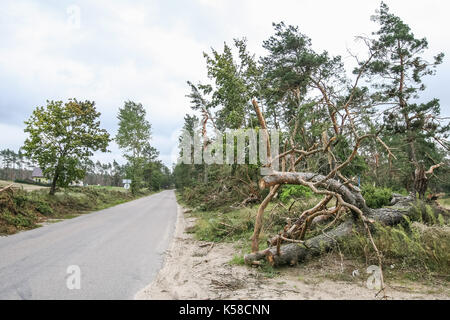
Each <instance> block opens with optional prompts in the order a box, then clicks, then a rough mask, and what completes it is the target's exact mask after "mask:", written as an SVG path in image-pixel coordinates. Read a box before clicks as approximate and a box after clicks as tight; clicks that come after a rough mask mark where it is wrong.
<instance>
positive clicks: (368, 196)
mask: <svg viewBox="0 0 450 320" xmlns="http://www.w3.org/2000/svg"><path fill="white" fill-rule="evenodd" d="M362 195H363V197H364V199H365V200H366V204H367V206H368V207H369V208H372V209H378V208H382V207H384V206H386V205H389V203H390V202H391V200H392V190H391V189H389V188H377V187H374V186H371V185H365V186H363V188H362Z"/></svg>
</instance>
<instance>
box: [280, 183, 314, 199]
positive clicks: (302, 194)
mask: <svg viewBox="0 0 450 320" xmlns="http://www.w3.org/2000/svg"><path fill="white" fill-rule="evenodd" d="M312 196H313V192H312V191H311V189H310V188H308V187H305V186H297V185H285V186H283V188H282V189H281V192H280V200H281V201H282V202H284V203H286V202H288V201H289V199H291V198H310V197H312Z"/></svg>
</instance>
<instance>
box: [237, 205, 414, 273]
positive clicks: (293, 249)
mask: <svg viewBox="0 0 450 320" xmlns="http://www.w3.org/2000/svg"><path fill="white" fill-rule="evenodd" d="M412 202H413V198H412V197H411V196H408V197H403V199H401V201H399V202H398V205H396V206H394V207H391V208H381V209H369V211H368V214H367V217H368V218H370V219H373V220H375V221H377V222H380V223H382V224H384V225H389V226H392V225H396V224H398V223H400V222H401V221H402V219H403V217H404V216H407V215H408V214H409V212H410V211H409V208H410V206H411V204H412ZM354 225H355V223H354V220H353V219H349V220H347V221H345V222H343V223H341V224H340V225H338V226H337V227H336V228H334V229H332V230H331V231H329V232H326V233H323V234H320V235H318V236H316V237H313V238H311V239H308V240H306V241H304V243H303V244H299V243H288V244H284V245H281V246H280V249H279V252H280V254H279V255H277V248H276V247H271V248H268V249H265V250H262V251H259V252H255V253H251V254H247V255H245V257H244V261H245V263H246V264H249V265H252V264H254V262H255V261H258V260H262V259H266V260H267V261H269V262H270V263H272V264H273V265H274V266H281V265H295V264H297V263H298V262H302V261H304V260H305V259H307V258H309V257H312V256H315V255H319V254H321V253H323V252H325V251H327V250H329V249H331V248H332V247H333V246H334V245H335V243H336V241H339V240H341V239H343V238H344V237H345V236H348V235H350V234H351V232H352V228H353V226H354Z"/></svg>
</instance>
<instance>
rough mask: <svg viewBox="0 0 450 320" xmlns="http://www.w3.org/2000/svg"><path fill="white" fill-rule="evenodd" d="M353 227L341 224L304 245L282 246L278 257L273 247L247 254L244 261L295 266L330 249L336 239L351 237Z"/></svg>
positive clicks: (349, 224) (349, 222)
mask: <svg viewBox="0 0 450 320" xmlns="http://www.w3.org/2000/svg"><path fill="white" fill-rule="evenodd" d="M352 227H353V222H352V221H351V220H349V221H346V222H344V223H342V224H340V225H339V226H338V227H336V228H335V229H333V230H332V231H330V232H327V233H326V235H324V234H321V235H318V236H316V237H314V238H311V239H308V240H306V241H305V242H304V243H303V244H301V243H289V244H285V245H282V246H281V247H280V254H279V255H277V248H276V247H272V248H270V249H266V250H263V251H260V252H256V253H251V254H247V255H245V257H244V261H245V263H246V264H249V265H252V264H253V263H254V261H258V260H262V259H264V258H266V259H267V260H268V261H269V262H270V263H271V264H272V265H273V266H281V265H295V264H297V263H298V262H301V261H304V260H305V259H307V258H308V257H312V256H314V255H318V254H320V253H321V252H323V251H324V250H327V249H330V248H331V247H332V246H333V245H334V244H335V240H334V239H336V240H338V239H342V238H343V237H345V236H347V235H350V233H351V232H352Z"/></svg>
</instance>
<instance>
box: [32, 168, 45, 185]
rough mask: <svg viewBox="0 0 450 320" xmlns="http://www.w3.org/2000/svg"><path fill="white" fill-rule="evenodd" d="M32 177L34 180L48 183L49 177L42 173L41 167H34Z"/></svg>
mask: <svg viewBox="0 0 450 320" xmlns="http://www.w3.org/2000/svg"><path fill="white" fill-rule="evenodd" d="M31 179H33V181H34V182H39V183H48V179H47V178H45V177H44V174H43V173H42V169H41V168H34V169H33V173H32V174H31Z"/></svg>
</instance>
